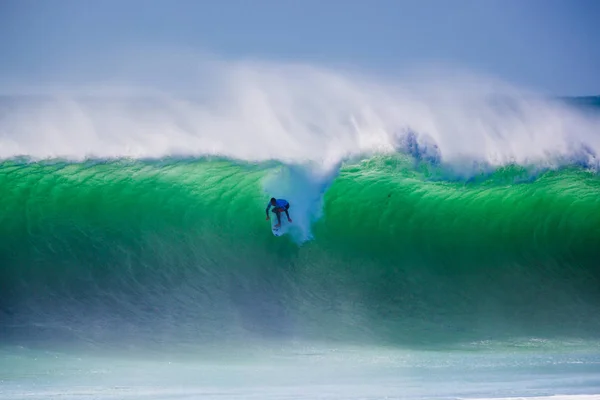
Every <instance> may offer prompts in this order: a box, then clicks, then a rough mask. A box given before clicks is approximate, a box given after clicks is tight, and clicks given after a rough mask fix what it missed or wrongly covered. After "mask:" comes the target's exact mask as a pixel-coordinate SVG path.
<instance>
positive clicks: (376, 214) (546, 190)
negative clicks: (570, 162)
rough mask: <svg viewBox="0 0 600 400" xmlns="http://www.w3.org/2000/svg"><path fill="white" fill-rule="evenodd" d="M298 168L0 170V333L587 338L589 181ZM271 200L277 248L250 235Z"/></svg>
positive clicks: (378, 167)
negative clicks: (280, 210) (280, 219)
mask: <svg viewBox="0 0 600 400" xmlns="http://www.w3.org/2000/svg"><path fill="white" fill-rule="evenodd" d="M306 171H308V170H299V169H298V168H297V167H295V166H291V167H290V166H288V165H286V164H282V163H279V162H273V161H266V162H260V163H249V162H245V161H239V160H231V159H226V158H210V157H209V158H202V159H194V158H192V159H173V158H170V159H160V160H131V159H130V160H127V159H121V160H104V161H101V160H95V161H92V160H88V161H86V162H80V163H79V162H70V161H57V160H54V161H43V162H41V161H40V162H31V161H23V160H10V161H5V162H3V163H2V164H1V165H0V182H1V183H2V185H1V186H0V187H1V188H2V189H1V190H2V193H1V198H2V207H3V212H2V214H1V220H0V238H1V239H2V240H1V241H0V261H1V265H2V269H1V270H0V278H1V279H0V292H1V293H2V295H1V296H0V306H1V310H2V311H1V312H0V326H1V327H2V332H3V333H4V336H5V338H6V337H9V336H10V335H11V334H10V332H13V334H16V333H14V332H18V336H19V338H23V337H24V336H25V334H24V333H23V330H25V331H27V332H29V333H28V334H32V335H33V334H34V333H31V332H32V331H34V332H36V333H35V334H36V335H37V334H40V331H44V332H48V331H50V332H52V336H53V337H64V336H65V335H67V336H75V337H78V338H80V339H81V338H85V339H86V340H91V339H93V340H117V339H118V340H126V339H127V338H129V339H131V340H136V341H139V340H141V339H140V338H141V337H143V336H145V335H147V336H150V337H152V338H154V340H156V338H157V337H160V338H161V340H178V341H185V340H200V339H202V340H209V339H215V338H221V339H223V338H239V337H246V338H247V337H272V336H283V337H312V338H336V339H340V340H341V339H344V340H376V341H378V342H379V343H381V341H390V342H393V343H398V342H402V343H407V342H410V343H419V342H435V341H439V340H474V339H478V340H481V339H482V338H502V337H506V336H511V335H513V336H520V335H525V336H526V335H539V336H554V335H574V336H581V335H588V336H589V335H592V336H593V335H594V332H596V333H597V332H598V327H600V320H599V319H598V315H599V314H598V311H599V310H598V304H600V302H599V301H598V300H599V295H600V292H599V291H598V287H600V285H599V283H600V270H599V269H598V262H597V261H598V259H599V257H600V252H599V250H598V249H599V248H598V246H597V244H598V243H599V241H600V217H599V215H598V213H597V210H598V207H599V206H600V200H599V198H598V193H599V189H600V180H599V179H598V176H597V175H596V173H595V172H593V171H590V170H588V169H585V168H582V167H581V166H572V167H564V168H560V169H548V170H545V171H540V170H539V169H536V170H535V171H533V172H532V171H531V170H528V169H527V168H524V167H521V166H518V165H512V166H507V167H503V168H498V169H496V170H495V171H494V172H493V173H484V174H482V175H480V176H477V177H472V178H470V179H468V180H460V179H455V180H451V179H440V175H443V171H444V168H443V167H441V166H440V165H438V164H435V163H432V162H430V161H419V160H417V159H415V158H414V157H412V156H410V155H408V154H402V153H398V154H395V155H381V156H373V157H371V158H368V159H365V160H362V161H356V162H347V163H344V164H343V165H341V168H340V169H339V170H336V173H335V176H328V177H327V178H326V179H325V178H323V176H319V177H318V178H317V179H316V180H314V181H313V180H311V178H310V176H311V175H310V174H308V173H307V172H306ZM298 182H301V184H298ZM324 182H325V183H326V184H324ZM295 185H297V186H295ZM275 189H280V191H281V192H282V193H283V194H284V195H288V194H289V195H290V196H291V197H288V198H289V199H290V202H291V204H292V207H291V213H292V217H293V218H294V222H295V223H296V221H298V224H297V225H299V226H298V228H297V229H298V230H297V232H296V236H291V237H287V236H284V237H282V238H275V237H274V236H273V235H272V234H271V232H270V229H269V227H268V223H267V222H266V221H264V208H265V206H266V202H267V200H268V199H269V198H270V196H271V195H273V194H274V190H275ZM276 194H277V195H278V194H279V193H276ZM278 197H279V196H278ZM295 225H296V224H295ZM115 332H118V333H115ZM115 335H116V336H115Z"/></svg>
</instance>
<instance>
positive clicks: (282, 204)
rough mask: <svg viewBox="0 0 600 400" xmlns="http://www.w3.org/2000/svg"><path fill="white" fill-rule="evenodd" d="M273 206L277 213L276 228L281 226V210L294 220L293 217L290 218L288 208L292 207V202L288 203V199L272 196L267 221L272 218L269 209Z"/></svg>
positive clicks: (268, 206) (290, 220) (289, 219)
mask: <svg viewBox="0 0 600 400" xmlns="http://www.w3.org/2000/svg"><path fill="white" fill-rule="evenodd" d="M271 207H273V212H274V213H275V215H277V225H275V228H279V227H280V226H281V212H285V215H286V216H287V219H288V221H289V222H292V219H291V218H290V214H289V212H288V210H289V209H290V203H288V201H287V200H284V199H276V198H275V197H272V198H271V200H270V201H269V204H267V210H266V211H267V221H268V220H269V219H270V218H269V210H270V209H271Z"/></svg>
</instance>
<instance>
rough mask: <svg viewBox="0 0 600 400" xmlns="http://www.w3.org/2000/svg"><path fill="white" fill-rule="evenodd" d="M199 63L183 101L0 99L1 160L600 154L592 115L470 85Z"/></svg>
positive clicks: (521, 159) (82, 92)
mask: <svg viewBox="0 0 600 400" xmlns="http://www.w3.org/2000/svg"><path fill="white" fill-rule="evenodd" d="M141 62H142V61H140V63H141ZM201 65H202V66H201V67H200V66H199V67H198V70H199V71H202V74H201V77H199V78H198V77H197V76H196V75H194V76H193V77H192V76H190V77H186V76H180V77H179V78H180V80H181V81H185V80H186V79H189V85H188V86H189V87H188V90H187V91H186V92H182V91H181V90H179V89H173V90H169V89H166V88H165V87H161V88H153V87H152V85H151V84H148V82H149V80H148V79H147V78H146V79H145V80H144V85H145V86H144V87H141V88H140V87H139V86H135V85H132V86H124V85H123V84H120V85H119V86H116V87H110V86H102V85H100V86H97V87H100V88H101V89H102V90H101V91H100V92H98V90H91V89H89V88H87V87H88V86H84V85H81V86H77V85H75V86H74V87H73V86H72V87H71V88H70V89H69V90H66V89H65V88H64V87H63V88H62V89H55V90H45V92H44V97H39V98H38V97H35V96H33V97H31V96H27V97H10V98H5V100H4V105H3V107H2V108H3V109H4V110H3V112H2V114H1V116H0V157H1V158H10V157H14V156H28V157H32V158H36V159H38V158H57V157H59V158H67V159H76V160H80V159H83V158H89V157H101V158H106V157H108V158H115V157H116V158H119V157H134V158H146V157H151V158H154V157H164V156H180V155H182V156H199V155H220V156H225V157H231V158H236V159H242V160H249V161H264V160H272V159H276V160H279V161H282V162H284V163H290V164H302V163H306V162H310V163H313V164H315V165H319V166H321V167H322V168H323V169H324V170H330V169H332V168H334V167H335V166H337V165H338V164H339V163H340V161H341V160H344V159H346V158H349V157H356V156H361V155H365V154H372V153H380V152H384V153H385V152H393V151H396V150H398V148H401V147H402V143H404V141H405V138H406V136H407V135H414V137H415V140H416V141H417V143H419V144H421V145H422V146H426V145H429V147H431V143H433V144H435V146H436V149H437V152H439V159H440V161H442V162H444V163H447V164H450V165H454V166H464V165H471V164H473V163H484V164H489V165H492V166H498V165H504V164H507V163H531V162H538V163H539V162H548V163H553V162H556V160H557V159H569V160H571V159H572V158H573V157H578V158H581V157H583V158H585V160H584V161H585V162H595V154H597V152H598V150H600V135H598V131H600V123H599V121H600V120H599V119H598V117H595V116H591V115H589V114H584V113H582V112H579V111H578V110H576V109H574V108H570V107H569V106H567V105H566V104H563V103H559V102H557V101H552V100H548V99H545V98H543V97H541V96H537V95H535V94H532V93H530V92H528V91H525V90H520V89H517V88H514V87H512V86H510V85H507V84H503V83H498V82H497V81H492V80H489V79H488V80H486V79H483V78H481V77H475V76H470V75H461V76H457V75H453V76H452V78H448V79H444V78H441V77H440V75H437V76H436V77H435V79H433V80H432V79H430V78H429V77H427V76H421V78H420V79H421V81H420V82H422V83H421V84H419V83H416V82H414V81H412V82H405V81H402V80H400V79H399V80H391V79H386V78H376V77H372V76H366V75H364V74H356V73H350V72H347V71H342V70H333V69H327V68H321V67H314V66H306V65H290V64H283V63H275V62H272V63H266V62H262V63H261V62H247V61H243V62H218V63H216V62H213V63H204V64H201ZM173 69H175V66H173ZM161 74H166V72H165V69H162V70H161ZM159 78H160V77H156V79H157V80H159ZM412 78H413V79H414V76H413V77H412ZM121 81H122V80H121ZM179 85H181V84H179ZM86 88H87V89H86ZM194 88H197V89H198V91H197V92H195V93H194V94H190V93H193V92H194ZM28 93H29V94H32V91H31V90H30V91H29V92H28Z"/></svg>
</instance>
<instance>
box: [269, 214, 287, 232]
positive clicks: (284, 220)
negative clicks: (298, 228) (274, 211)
mask: <svg viewBox="0 0 600 400" xmlns="http://www.w3.org/2000/svg"><path fill="white" fill-rule="evenodd" d="M275 225H277V216H276V215H273V216H271V231H272V232H273V235H275V236H281V235H284V234H285V233H286V232H287V230H288V227H289V226H290V223H289V222H288V220H287V218H286V216H285V215H282V216H281V226H280V227H278V228H275Z"/></svg>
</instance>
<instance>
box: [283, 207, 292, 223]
mask: <svg viewBox="0 0 600 400" xmlns="http://www.w3.org/2000/svg"><path fill="white" fill-rule="evenodd" d="M284 211H285V215H286V216H287V218H288V221H290V222H292V219H291V218H290V213H289V212H288V210H284Z"/></svg>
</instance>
